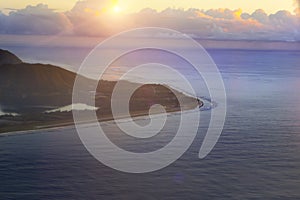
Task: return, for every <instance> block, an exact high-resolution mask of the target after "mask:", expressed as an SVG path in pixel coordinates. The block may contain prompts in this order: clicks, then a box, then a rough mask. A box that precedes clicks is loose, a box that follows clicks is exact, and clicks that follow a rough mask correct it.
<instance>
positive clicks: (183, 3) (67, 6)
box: [0, 0, 295, 14]
mask: <svg viewBox="0 0 300 200" xmlns="http://www.w3.org/2000/svg"><path fill="white" fill-rule="evenodd" d="M94 1H96V0H94ZM107 1H108V0H99V4H102V2H107ZM76 2H77V0H22V1H19V0H11V1H1V3H0V10H2V11H4V12H5V13H7V12H9V9H7V8H10V9H20V8H24V7H26V6H27V5H36V4H38V3H44V4H47V5H48V6H49V8H52V9H56V10H57V11H67V10H71V9H72V7H73V6H74V5H75V3H76ZM111 3H112V5H114V6H112V7H111V8H110V9H111V10H112V11H114V12H120V11H122V12H127V13H131V12H137V11H139V10H141V9H143V8H146V7H149V8H153V9H156V10H158V11H161V10H163V9H166V8H168V7H171V8H183V9H188V8H198V9H205V10H207V9H211V8H213V9H216V8H229V9H232V10H235V9H238V8H241V9H242V10H243V11H244V12H249V13H252V12H253V11H255V10H256V9H263V10H265V11H266V12H267V13H269V14H270V13H275V12H277V11H279V10H288V11H289V12H291V13H293V12H294V10H295V4H294V1H293V0H263V1H262V0H243V1H237V0H226V1H221V0H209V1H207V0H119V1H116V0H111Z"/></svg>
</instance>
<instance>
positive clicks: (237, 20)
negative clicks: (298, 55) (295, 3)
mask: <svg viewBox="0 0 300 200" xmlns="http://www.w3.org/2000/svg"><path fill="white" fill-rule="evenodd" d="M133 19H134V20H135V25H136V26H137V27H143V26H160V27H167V28H173V29H176V30H179V31H181V32H184V33H186V34H190V35H192V36H193V37H198V38H211V39H246V40H257V39H259V40H289V41H290V40H300V26H299V21H298V20H299V18H298V17H297V16H296V15H292V14H291V13H289V12H287V11H278V12H277V13H275V14H271V15H267V14H266V13H265V11H263V10H261V9H259V10H256V11H255V12H253V13H252V14H248V13H243V12H242V10H241V9H237V10H229V9H210V10H207V11H204V10H199V9H189V10H181V9H170V8H169V9H166V10H164V11H162V12H157V11H155V10H151V9H144V10H142V11H141V12H139V13H136V14H135V15H134V16H133ZM144 19H147V20H144Z"/></svg>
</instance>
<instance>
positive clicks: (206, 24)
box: [0, 0, 300, 41]
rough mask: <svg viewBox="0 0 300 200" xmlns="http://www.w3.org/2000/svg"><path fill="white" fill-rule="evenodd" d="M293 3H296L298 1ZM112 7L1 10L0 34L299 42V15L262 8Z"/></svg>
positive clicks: (106, 1)
mask: <svg viewBox="0 0 300 200" xmlns="http://www.w3.org/2000/svg"><path fill="white" fill-rule="evenodd" d="M295 2H297V4H298V3H299V0H297V1H295ZM116 3H117V1H116V0H83V1H78V2H77V3H76V4H75V5H74V7H73V8H72V9H71V10H70V11H68V12H65V13H59V12H56V11H54V10H51V9H49V8H48V6H47V5H44V4H38V5H37V6H27V7H26V8H25V9H21V10H17V11H12V12H10V14H9V15H4V14H2V13H1V12H0V25H1V27H4V28H2V29H1V30H0V31H1V32H2V33H7V34H45V35H49V34H50V35H51V34H52V35H53V34H73V35H80V36H105V37H106V36H110V35H112V34H115V33H118V32H120V31H123V30H127V29H129V28H138V27H147V26H155V27H164V28H171V29H175V30H178V31H180V32H183V33H185V34H189V35H191V36H193V37H196V38H209V39H234V40H238V39H240V40H284V41H286V40H288V41H294V40H296V41H300V26H299V18H300V15H299V14H298V15H297V14H291V13H289V12H288V11H278V12H277V13H274V14H270V15H268V14H267V13H266V12H265V11H264V10H262V9H258V10H256V11H255V12H253V13H243V11H242V10H241V9H237V10H230V9H210V10H200V9H195V8H191V9H188V10H183V9H172V8H168V9H165V10H163V11H160V12H158V11H157V10H154V9H151V8H145V9H143V10H141V11H140V12H137V13H132V14H124V13H123V14H122V13H118V14H116V13H113V11H112V10H113V9H112V8H113V7H114V6H115V5H116ZM297 9H298V10H299V7H298V8H297ZM296 13H297V12H296ZM299 13H300V12H299Z"/></svg>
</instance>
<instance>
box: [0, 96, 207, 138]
mask: <svg viewBox="0 0 300 200" xmlns="http://www.w3.org/2000/svg"><path fill="white" fill-rule="evenodd" d="M203 105H204V104H203V102H202V101H200V104H198V105H197V106H192V105H185V108H184V109H179V110H178V108H175V109H173V110H169V111H167V112H166V113H167V114H175V113H180V112H186V111H193V110H196V109H199V108H201V107H202V106H203ZM160 114H162V113H155V114H154V115H160ZM145 116H149V111H141V112H139V113H132V114H131V116H122V117H118V118H117V119H114V118H113V116H103V117H102V119H101V120H98V122H99V123H102V122H112V121H114V120H120V119H130V118H131V119H133V120H134V119H139V118H142V117H145ZM92 123H95V121H81V122H79V124H92ZM74 126H75V123H74V120H72V121H69V122H61V123H54V124H49V125H43V126H35V128H33V129H32V128H31V129H30V128H29V127H28V129H26V128H25V129H22V130H17V131H8V132H0V137H8V136H17V135H25V134H35V133H40V131H50V130H58V129H60V128H68V127H74Z"/></svg>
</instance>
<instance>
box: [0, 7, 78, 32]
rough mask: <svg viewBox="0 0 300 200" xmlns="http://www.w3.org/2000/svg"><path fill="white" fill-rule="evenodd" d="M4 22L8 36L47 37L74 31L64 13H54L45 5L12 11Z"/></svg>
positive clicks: (4, 29)
mask: <svg viewBox="0 0 300 200" xmlns="http://www.w3.org/2000/svg"><path fill="white" fill-rule="evenodd" d="M0 17H1V16H0ZM3 21H4V22H3V24H4V26H3V27H4V28H3V29H2V31H3V32H4V33H7V34H46V35H47V34H60V33H68V32H69V31H70V30H71V29H72V24H71V23H70V21H69V19H68V18H67V17H66V16H65V15H64V14H63V13H57V12H54V11H53V10H52V9H49V8H48V6H47V5H45V4H38V5H36V6H27V7H26V8H24V9H20V10H17V11H12V12H10V13H9V15H8V16H5V17H4V20H3Z"/></svg>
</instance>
